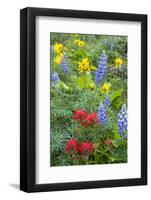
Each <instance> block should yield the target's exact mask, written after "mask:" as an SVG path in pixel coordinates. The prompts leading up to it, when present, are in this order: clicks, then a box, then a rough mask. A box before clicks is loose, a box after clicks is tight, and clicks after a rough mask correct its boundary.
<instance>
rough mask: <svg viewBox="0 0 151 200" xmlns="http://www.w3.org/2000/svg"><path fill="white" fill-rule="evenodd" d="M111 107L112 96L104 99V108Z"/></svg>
mask: <svg viewBox="0 0 151 200" xmlns="http://www.w3.org/2000/svg"><path fill="white" fill-rule="evenodd" d="M110 105H111V100H110V96H109V95H106V96H105V99H104V107H105V108H107V107H109V106H110Z"/></svg>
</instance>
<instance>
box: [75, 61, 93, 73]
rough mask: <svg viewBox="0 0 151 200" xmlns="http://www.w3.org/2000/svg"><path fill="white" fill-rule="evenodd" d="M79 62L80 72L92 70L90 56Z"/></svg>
mask: <svg viewBox="0 0 151 200" xmlns="http://www.w3.org/2000/svg"><path fill="white" fill-rule="evenodd" d="M78 64H79V65H78V71H79V73H82V72H90V68H89V60H88V58H84V59H83V60H82V61H81V62H78Z"/></svg>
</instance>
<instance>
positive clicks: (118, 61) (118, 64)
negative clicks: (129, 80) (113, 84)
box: [115, 58, 123, 68]
mask: <svg viewBox="0 0 151 200" xmlns="http://www.w3.org/2000/svg"><path fill="white" fill-rule="evenodd" d="M122 64H123V60H122V58H116V59H115V68H120V67H121V65H122Z"/></svg>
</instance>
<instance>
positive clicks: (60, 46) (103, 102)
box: [50, 33, 128, 166]
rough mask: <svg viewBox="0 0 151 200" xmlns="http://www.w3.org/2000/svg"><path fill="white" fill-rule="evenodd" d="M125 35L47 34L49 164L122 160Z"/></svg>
mask: <svg viewBox="0 0 151 200" xmlns="http://www.w3.org/2000/svg"><path fill="white" fill-rule="evenodd" d="M127 62H128V60H127V37H126V36H108V35H91V34H66V33H50V71H51V73H50V128H51V133H50V165H51V166H67V165H85V164H87V165H88V164H108V163H109V164H111V163H125V162H127V142H128V133H127V130H128V114H127V107H128V105H127Z"/></svg>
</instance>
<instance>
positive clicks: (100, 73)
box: [95, 51, 107, 85]
mask: <svg viewBox="0 0 151 200" xmlns="http://www.w3.org/2000/svg"><path fill="white" fill-rule="evenodd" d="M106 62H107V56H106V55H105V51H103V52H102V54H101V58H100V62H99V66H98V69H97V71H96V72H95V82H96V85H99V84H100V83H101V81H102V79H103V78H104V75H105V73H106V71H107V67H106Z"/></svg>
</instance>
